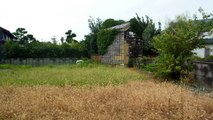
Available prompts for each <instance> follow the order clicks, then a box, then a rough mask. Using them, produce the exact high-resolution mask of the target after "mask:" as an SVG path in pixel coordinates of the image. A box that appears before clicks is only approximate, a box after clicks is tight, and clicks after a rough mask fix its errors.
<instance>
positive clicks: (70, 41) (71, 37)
mask: <svg viewBox="0 0 213 120" xmlns="http://www.w3.org/2000/svg"><path fill="white" fill-rule="evenodd" d="M65 34H66V35H67V38H66V42H67V43H72V42H76V40H74V39H73V38H74V37H76V34H75V33H72V30H68V31H67V32H66V33H65Z"/></svg>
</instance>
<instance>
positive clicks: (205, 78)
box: [194, 61, 213, 87]
mask: <svg viewBox="0 0 213 120" xmlns="http://www.w3.org/2000/svg"><path fill="white" fill-rule="evenodd" d="M194 75H195V76H194V77H195V80H196V82H197V84H198V85H200V86H204V87H213V62H204V61H197V62H194Z"/></svg>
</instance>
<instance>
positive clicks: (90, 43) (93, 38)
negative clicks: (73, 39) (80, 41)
mask: <svg viewBox="0 0 213 120" xmlns="http://www.w3.org/2000/svg"><path fill="white" fill-rule="evenodd" d="M88 22H89V29H90V33H89V34H88V35H85V42H84V43H85V44H86V48H87V50H88V52H89V55H92V54H98V47H97V39H98V37H97V36H98V32H99V31H100V30H101V25H102V20H101V19H99V18H97V19H96V20H95V19H94V18H92V17H90V18H89V19H88Z"/></svg>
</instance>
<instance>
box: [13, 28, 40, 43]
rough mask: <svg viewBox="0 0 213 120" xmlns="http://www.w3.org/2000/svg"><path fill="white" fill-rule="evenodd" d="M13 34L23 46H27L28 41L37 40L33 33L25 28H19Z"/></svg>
mask: <svg viewBox="0 0 213 120" xmlns="http://www.w3.org/2000/svg"><path fill="white" fill-rule="evenodd" d="M13 35H14V36H15V37H16V41H17V42H18V43H19V45H21V46H22V47H25V46H26V45H27V44H28V43H31V42H35V41H36V39H35V38H34V36H33V35H32V34H27V31H26V29H25V28H17V29H16V32H14V33H13Z"/></svg>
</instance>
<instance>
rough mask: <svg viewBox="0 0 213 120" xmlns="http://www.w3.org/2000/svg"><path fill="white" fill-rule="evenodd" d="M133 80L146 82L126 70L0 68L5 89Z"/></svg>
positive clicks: (91, 66)
mask: <svg viewBox="0 0 213 120" xmlns="http://www.w3.org/2000/svg"><path fill="white" fill-rule="evenodd" d="M131 80H143V76H142V75H141V74H140V73H138V72H135V71H133V70H130V69H127V68H124V67H111V66H106V65H100V64H90V63H82V64H78V65H57V66H56V65H48V66H43V67H31V66H14V65H0V85H1V86H10V85H15V86H16V85H18V86H34V85H54V86H66V85H71V86H91V85H92V86H93V85H100V86H106V85H109V84H110V85H116V84H122V83H126V82H128V81H131Z"/></svg>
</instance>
